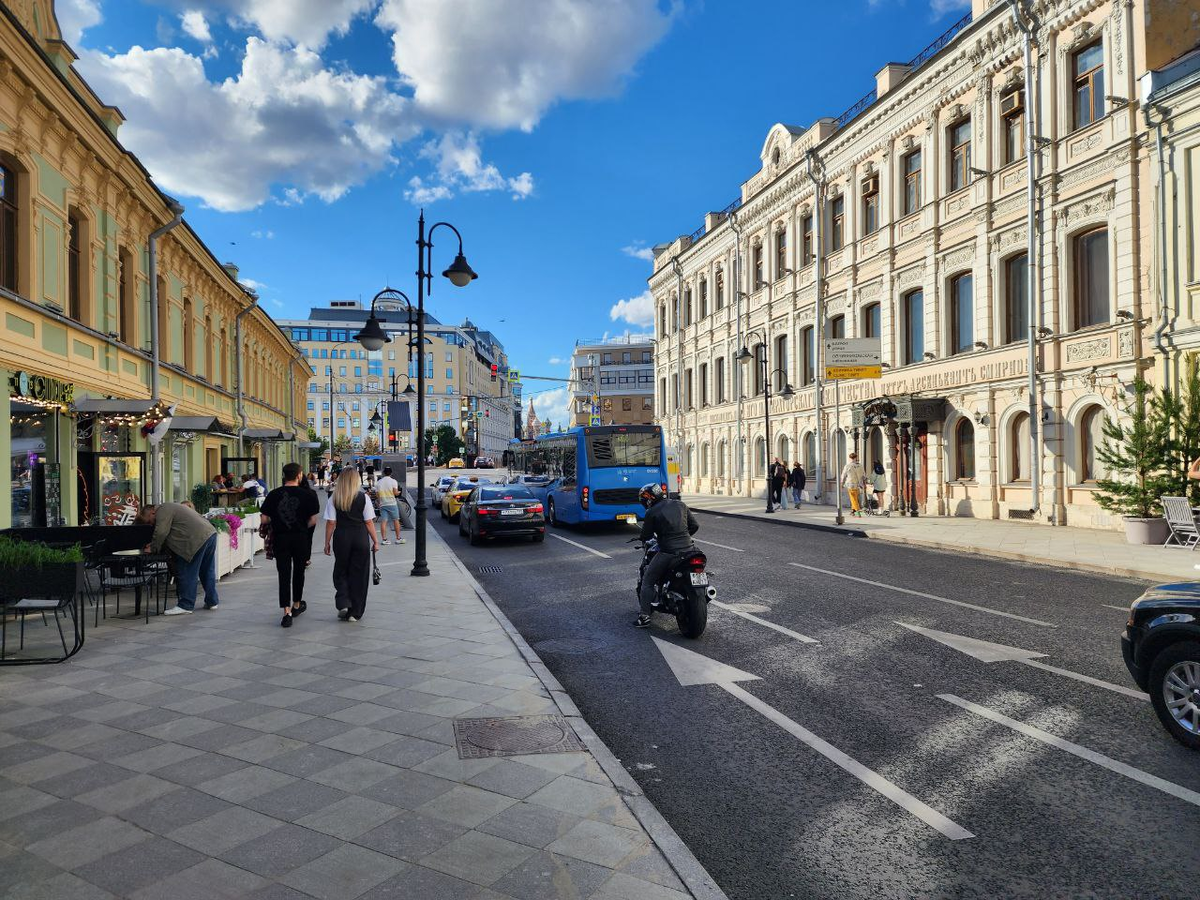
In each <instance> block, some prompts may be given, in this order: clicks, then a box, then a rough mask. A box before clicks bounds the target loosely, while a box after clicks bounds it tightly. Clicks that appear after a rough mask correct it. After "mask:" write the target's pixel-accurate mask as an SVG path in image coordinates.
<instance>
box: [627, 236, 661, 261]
mask: <svg viewBox="0 0 1200 900" xmlns="http://www.w3.org/2000/svg"><path fill="white" fill-rule="evenodd" d="M621 252H622V253H624V254H625V255H626V256H632V257H633V258H634V259H643V260H645V261H646V262H653V260H654V250H653V249H651V248H650V247H644V246H642V242H641V241H634V242H633V243H632V244H630V245H629V246H627V247H622V248H621Z"/></svg>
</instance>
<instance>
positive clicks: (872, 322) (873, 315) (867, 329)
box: [862, 303, 883, 338]
mask: <svg viewBox="0 0 1200 900" xmlns="http://www.w3.org/2000/svg"><path fill="white" fill-rule="evenodd" d="M881 308H882V307H880V305H879V304H878V303H868V304H867V305H866V306H864V307H863V311H862V336H863V337H868V338H877V337H881V336H882V335H883V331H882V329H881V328H880V321H879V316H880V310H881Z"/></svg>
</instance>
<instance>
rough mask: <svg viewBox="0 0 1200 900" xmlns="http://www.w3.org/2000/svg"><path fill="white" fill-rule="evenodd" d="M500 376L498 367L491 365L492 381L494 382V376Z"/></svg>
mask: <svg viewBox="0 0 1200 900" xmlns="http://www.w3.org/2000/svg"><path fill="white" fill-rule="evenodd" d="M499 374H500V367H499V366H498V365H496V364H495V363H492V381H495V380H496V376H497V375H499Z"/></svg>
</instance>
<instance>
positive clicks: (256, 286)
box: [238, 278, 267, 294]
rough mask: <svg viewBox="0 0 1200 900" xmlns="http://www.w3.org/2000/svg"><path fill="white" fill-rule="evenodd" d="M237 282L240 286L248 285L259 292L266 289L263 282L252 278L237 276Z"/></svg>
mask: <svg viewBox="0 0 1200 900" xmlns="http://www.w3.org/2000/svg"><path fill="white" fill-rule="evenodd" d="M238 284H240V285H241V286H242V287H248V288H250V290H252V291H254V292H255V293H259V294H261V293H262V292H263V291H265V290H266V289H267V286H266V285H265V284H263V283H262V282H261V281H255V280H254V279H253V278H239V279H238Z"/></svg>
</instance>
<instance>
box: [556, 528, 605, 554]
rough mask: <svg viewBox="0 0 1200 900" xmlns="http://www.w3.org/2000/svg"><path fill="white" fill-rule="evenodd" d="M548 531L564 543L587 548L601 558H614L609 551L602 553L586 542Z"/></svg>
mask: <svg viewBox="0 0 1200 900" xmlns="http://www.w3.org/2000/svg"><path fill="white" fill-rule="evenodd" d="M547 533H548V534H550V537H552V538H558V540H560V541H562V542H563V543H565V544H570V545H571V546H572V547H578V548H579V549H580V550H586V551H587V552H588V553H590V554H592V555H593V556H598V557H600V558H601V559H612V557H611V556H609V555H608V554H607V553H601V552H600V551H599V550H594V549H592V548H591V547H589V546H587V545H586V544H581V543H579V542H578V541H573V540H571V539H570V538H565V537H563V536H562V535H561V534H553V533H550V532H547Z"/></svg>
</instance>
